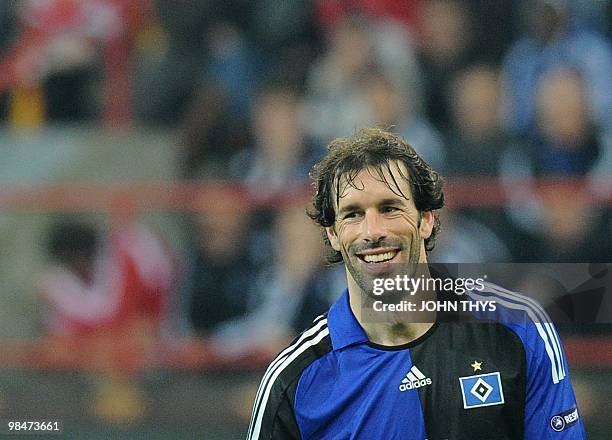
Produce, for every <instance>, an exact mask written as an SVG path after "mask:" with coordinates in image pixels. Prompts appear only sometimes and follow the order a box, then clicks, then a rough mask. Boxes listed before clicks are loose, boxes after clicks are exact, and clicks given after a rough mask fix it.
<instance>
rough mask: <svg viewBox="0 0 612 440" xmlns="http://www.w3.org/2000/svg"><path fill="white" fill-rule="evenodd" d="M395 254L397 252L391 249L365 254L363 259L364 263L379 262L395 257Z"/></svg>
mask: <svg viewBox="0 0 612 440" xmlns="http://www.w3.org/2000/svg"><path fill="white" fill-rule="evenodd" d="M395 254H397V252H395V251H391V252H385V253H384V254H374V255H365V256H364V257H363V259H364V260H365V262H366V263H380V262H382V261H387V260H390V259H392V258H393V257H395Z"/></svg>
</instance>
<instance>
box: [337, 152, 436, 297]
mask: <svg viewBox="0 0 612 440" xmlns="http://www.w3.org/2000/svg"><path fill="white" fill-rule="evenodd" d="M400 169H401V173H400ZM390 170H391V171H389V170H387V169H386V167H383V175H384V177H385V180H386V182H389V184H387V183H386V182H383V181H381V178H380V176H379V175H378V171H377V170H375V169H365V170H362V171H361V172H359V173H358V174H357V176H356V178H355V180H354V185H350V184H348V183H347V182H346V180H345V179H342V178H341V180H340V188H339V190H340V199H339V202H338V206H336V221H335V223H334V226H332V227H328V228H326V232H327V235H328V237H329V240H330V243H331V245H332V247H333V248H334V249H335V250H337V251H339V252H341V253H342V257H343V259H344V263H345V265H346V269H347V272H348V274H347V276H348V278H349V286H350V285H351V284H356V285H357V286H358V287H359V288H360V289H361V291H362V292H368V291H369V290H370V289H369V286H370V283H371V280H372V279H373V278H376V277H390V276H392V275H395V274H400V273H412V271H413V270H414V269H413V270H410V269H409V268H410V266H412V265H414V264H415V263H425V262H426V261H427V259H426V255H425V249H424V240H425V239H426V238H428V237H429V236H430V235H431V231H432V229H433V223H434V217H433V213H432V212H423V213H420V212H419V211H418V210H417V209H416V206H415V204H414V200H413V197H412V192H411V190H410V184H409V183H408V182H407V181H406V179H405V177H403V176H402V174H403V175H404V176H408V174H409V173H408V170H407V169H406V168H405V166H404V165H403V164H401V163H399V162H397V161H394V162H391V163H390ZM395 182H397V186H396V184H395ZM389 185H391V187H389ZM392 189H393V190H392ZM402 194H403V195H405V196H406V197H403V196H402ZM412 267H414V266H412Z"/></svg>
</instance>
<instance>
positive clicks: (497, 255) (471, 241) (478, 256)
mask: <svg viewBox="0 0 612 440" xmlns="http://www.w3.org/2000/svg"><path fill="white" fill-rule="evenodd" d="M442 225H443V228H444V234H442V235H440V238H439V239H437V240H436V247H435V248H434V250H433V251H432V252H431V255H430V256H429V257H428V259H429V261H431V262H432V263H459V264H461V263H502V262H508V261H510V260H511V254H510V251H509V249H508V247H507V246H506V245H505V244H504V242H503V240H502V239H501V238H500V237H499V236H498V235H497V234H496V233H495V232H494V231H493V230H492V229H490V228H489V227H487V226H486V224H484V223H481V222H480V221H478V220H476V219H474V218H472V217H469V216H466V215H462V214H461V213H459V212H456V211H453V210H451V209H446V210H445V211H444V213H443V217H442Z"/></svg>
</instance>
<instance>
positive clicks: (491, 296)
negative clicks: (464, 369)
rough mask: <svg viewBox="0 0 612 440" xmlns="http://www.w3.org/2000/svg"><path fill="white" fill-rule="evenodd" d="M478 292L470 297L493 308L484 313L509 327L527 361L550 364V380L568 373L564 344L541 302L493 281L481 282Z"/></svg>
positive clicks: (554, 380) (558, 378)
mask: <svg viewBox="0 0 612 440" xmlns="http://www.w3.org/2000/svg"><path fill="white" fill-rule="evenodd" d="M484 286H485V288H484V289H483V290H482V291H481V292H475V293H474V292H472V293H470V297H471V299H472V300H487V301H491V302H492V303H494V304H495V310H494V311H493V312H489V313H487V314H486V317H487V318H488V319H489V320H492V321H496V322H498V323H500V324H502V325H503V326H505V327H507V328H508V329H510V330H512V331H513V332H514V333H515V334H516V335H517V336H518V337H519V339H520V340H521V342H522V344H523V346H524V347H525V352H526V355H527V360H528V363H529V364H532V365H536V364H541V365H550V374H551V378H552V381H553V383H558V382H559V381H561V380H563V378H565V376H566V375H567V369H566V366H565V359H564V354H563V344H562V341H561V337H560V336H559V334H558V333H557V329H556V328H555V325H554V323H553V322H552V320H551V318H550V316H549V315H548V313H547V312H546V310H545V309H544V307H542V305H541V304H540V303H539V302H538V301H537V300H536V299H534V298H532V297H530V296H529V295H526V294H524V293H517V292H513V291H510V290H507V289H505V288H503V287H500V286H498V285H495V284H492V283H484Z"/></svg>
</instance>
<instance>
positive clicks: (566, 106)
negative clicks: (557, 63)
mask: <svg viewBox="0 0 612 440" xmlns="http://www.w3.org/2000/svg"><path fill="white" fill-rule="evenodd" d="M588 97H589V95H588V93H587V90H586V87H585V83H584V81H583V80H582V78H581V76H580V75H579V74H578V72H577V71H575V70H573V69H568V68H563V67H561V68H555V69H551V70H549V71H548V72H546V73H545V74H544V75H543V76H542V77H541V79H540V82H539V84H538V87H537V90H536V102H535V106H536V107H535V109H536V115H535V118H536V123H537V126H536V131H535V132H534V134H533V135H532V137H531V140H530V141H528V142H526V143H518V144H517V143H515V144H514V145H513V146H512V148H508V149H507V150H506V151H505V153H504V155H503V158H502V175H503V178H504V181H505V182H507V191H508V195H509V198H510V205H509V207H510V209H509V211H508V212H509V215H510V216H511V218H512V220H513V222H514V224H515V225H517V226H518V227H520V228H521V229H523V230H524V231H527V232H529V233H530V234H532V236H533V237H541V236H542V233H541V231H543V230H546V233H545V234H544V237H548V238H549V239H554V241H552V242H546V243H544V244H537V242H534V243H533V244H532V246H533V248H534V249H535V250H538V252H536V254H540V255H541V256H543V255H546V258H550V259H554V258H555V257H553V255H552V254H550V253H549V254H547V253H546V251H545V250H544V249H546V248H548V246H553V247H554V246H557V245H558V246H559V249H558V255H557V257H558V258H563V259H564V260H566V261H568V260H571V259H572V256H574V257H575V258H584V257H585V256H586V254H585V253H582V252H578V248H575V250H576V252H575V253H572V252H569V251H567V252H566V251H563V250H562V248H563V247H564V245H562V242H567V243H569V242H574V244H576V245H577V244H579V243H585V241H584V240H586V239H587V238H588V237H592V239H593V240H597V242H598V243H601V241H599V240H598V239H597V238H596V236H595V235H589V234H588V233H587V231H591V232H592V233H593V234H594V229H593V228H595V229H597V228H599V227H600V226H598V222H599V220H598V221H595V222H594V221H592V220H591V219H592V218H598V219H600V220H601V221H603V218H601V214H602V212H600V211H593V212H591V211H592V208H587V205H586V203H587V202H586V197H587V196H588V192H587V191H586V189H585V188H583V189H582V190H581V191H580V192H578V193H575V194H574V195H573V197H565V196H563V194H561V193H559V194H558V195H557V196H555V197H550V195H551V194H549V196H547V199H542V198H538V197H537V196H536V195H535V193H534V192H533V189H532V186H533V183H534V182H533V179H534V178H535V177H548V178H550V177H555V178H568V177H570V178H571V177H580V178H581V177H585V176H587V175H588V174H589V173H590V172H591V171H592V170H593V169H594V168H595V166H596V164H597V162H598V160H599V158H600V156H601V154H602V152H603V151H609V149H610V145H606V142H608V140H607V138H605V137H603V136H602V133H601V132H600V131H598V130H597V127H596V124H595V121H594V118H593V114H592V111H591V109H592V107H591V106H590V105H589V101H588ZM608 176H609V170H608ZM516 179H520V181H521V184H520V185H517V184H516V181H517V180H516ZM562 189H563V187H560V189H559V191H561V190H562ZM581 197H582V198H585V200H581ZM518 205H521V206H522V207H518ZM571 206H574V207H573V208H570V207H571ZM578 207H580V209H579V211H580V214H579V215H580V216H583V215H584V217H580V218H574V219H573V220H569V222H568V223H571V224H574V225H575V228H577V229H572V228H568V227H565V226H564V227H561V228H559V227H557V226H559V225H560V224H559V225H557V226H555V225H553V223H555V224H556V223H557V222H558V221H559V220H560V217H559V215H558V214H559V213H561V212H564V211H565V210H568V209H569V210H570V211H572V212H573V210H574V208H576V209H577V208H578ZM568 215H569V213H568ZM576 215H578V213H576ZM551 222H552V223H551ZM602 227H604V226H602ZM608 227H609V226H608ZM570 229H572V230H570ZM557 232H559V234H560V235H559V236H557V237H556V238H555V237H553V236H552V235H550V234H557ZM566 233H567V234H568V235H567V236H566V237H565V238H562V236H563V235H564V234H566ZM572 237H573V238H572ZM578 237H579V238H580V240H582V241H576V240H577V239H578ZM590 243H591V244H594V242H593V241H590ZM553 253H554V252H553ZM581 254H582V255H581ZM591 255H592V256H594V257H595V258H597V257H598V255H601V253H596V252H594V253H592V254H591ZM555 261H556V260H555Z"/></svg>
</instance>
